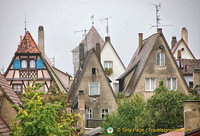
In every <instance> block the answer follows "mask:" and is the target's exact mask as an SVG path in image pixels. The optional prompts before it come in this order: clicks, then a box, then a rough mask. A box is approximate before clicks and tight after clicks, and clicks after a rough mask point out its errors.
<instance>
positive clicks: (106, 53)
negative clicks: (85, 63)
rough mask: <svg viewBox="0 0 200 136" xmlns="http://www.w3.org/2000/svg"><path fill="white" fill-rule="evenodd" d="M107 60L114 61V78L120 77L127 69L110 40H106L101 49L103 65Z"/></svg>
mask: <svg viewBox="0 0 200 136" xmlns="http://www.w3.org/2000/svg"><path fill="white" fill-rule="evenodd" d="M105 61H112V63H113V74H112V75H111V77H112V78H114V79H116V78H118V77H119V76H120V75H121V74H122V73H123V72H124V71H125V66H124V64H123V63H122V61H121V59H120V57H119V56H118V54H117V52H116V50H115V49H114V47H113V46H112V44H111V43H110V42H106V43H105V45H104V46H103V48H102V50H101V64H102V65H103V67H104V62H105Z"/></svg>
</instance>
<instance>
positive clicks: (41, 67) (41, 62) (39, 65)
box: [37, 59, 44, 69]
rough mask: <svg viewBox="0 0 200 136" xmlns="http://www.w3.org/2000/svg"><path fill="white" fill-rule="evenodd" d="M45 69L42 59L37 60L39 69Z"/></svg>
mask: <svg viewBox="0 0 200 136" xmlns="http://www.w3.org/2000/svg"><path fill="white" fill-rule="evenodd" d="M43 68H44V63H43V60H41V59H39V60H37V69H43Z"/></svg>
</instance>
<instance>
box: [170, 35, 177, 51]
mask: <svg viewBox="0 0 200 136" xmlns="http://www.w3.org/2000/svg"><path fill="white" fill-rule="evenodd" d="M176 43H177V40H176V36H172V41H171V49H173V48H174V45H175V44H176Z"/></svg>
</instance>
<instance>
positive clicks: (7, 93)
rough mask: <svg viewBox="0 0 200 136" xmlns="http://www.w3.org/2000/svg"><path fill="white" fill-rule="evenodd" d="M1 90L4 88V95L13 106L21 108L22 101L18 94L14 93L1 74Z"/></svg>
mask: <svg viewBox="0 0 200 136" xmlns="http://www.w3.org/2000/svg"><path fill="white" fill-rule="evenodd" d="M0 88H2V91H3V93H4V95H5V96H6V97H7V98H8V100H9V101H11V102H12V103H13V104H15V105H17V106H19V104H22V102H21V99H20V98H19V97H18V96H17V94H16V93H15V92H14V90H13V89H12V88H11V86H10V85H9V84H8V82H7V80H6V79H5V77H4V76H3V75H2V74H1V73H0Z"/></svg>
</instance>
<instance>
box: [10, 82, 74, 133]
mask: <svg viewBox="0 0 200 136" xmlns="http://www.w3.org/2000/svg"><path fill="white" fill-rule="evenodd" d="M41 86H42V85H41V84H37V83H34V84H33V87H28V89H27V90H26V93H24V94H23V96H22V102H23V106H22V107H20V108H19V107H17V106H14V107H15V108H16V109H17V110H18V114H17V116H16V118H15V120H14V127H13V128H12V132H11V135H14V136H58V135H59V136H62V135H68V136H70V135H72V133H73V131H75V129H74V128H73V124H74V123H75V121H76V115H73V114H67V113H66V112H63V111H62V110H60V109H62V108H63V107H62V104H61V102H58V101H54V102H53V103H51V102H48V101H47V100H46V99H45V98H44V94H43V93H41V92H40V91H39V88H40V87H41Z"/></svg>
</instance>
